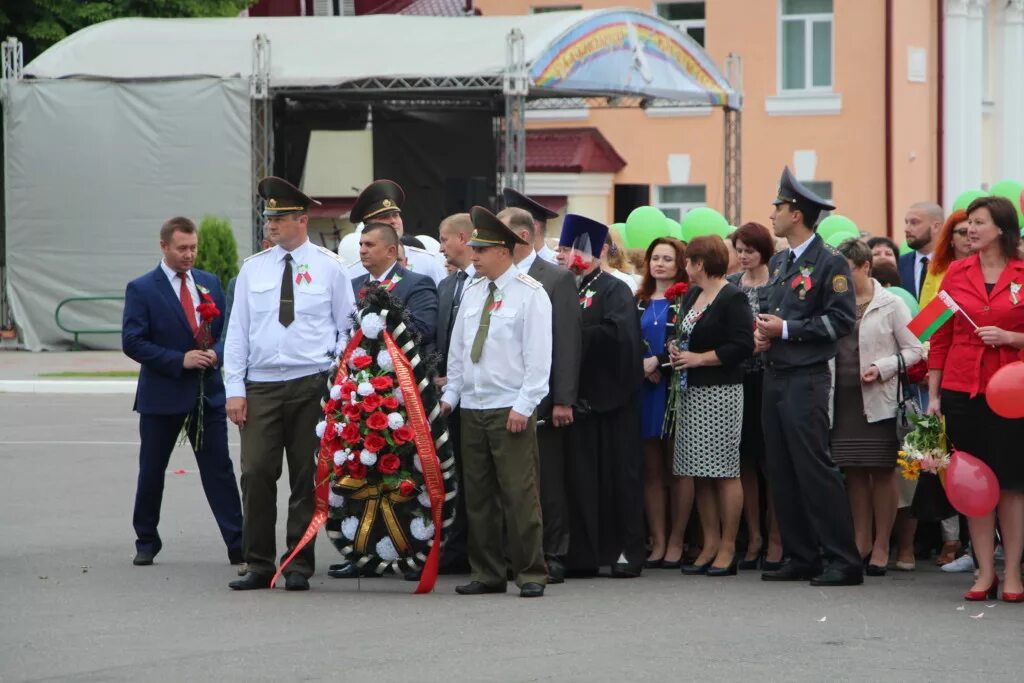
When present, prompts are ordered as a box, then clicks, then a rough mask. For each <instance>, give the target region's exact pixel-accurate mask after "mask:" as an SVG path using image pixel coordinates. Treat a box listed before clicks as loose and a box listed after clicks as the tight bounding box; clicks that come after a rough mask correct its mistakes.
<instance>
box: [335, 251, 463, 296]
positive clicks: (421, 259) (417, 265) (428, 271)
mask: <svg viewBox="0 0 1024 683" xmlns="http://www.w3.org/2000/svg"><path fill="white" fill-rule="evenodd" d="M405 260H406V261H407V262H408V265H407V266H406V270H411V271H412V272H414V273H419V274H421V275H426V276H428V277H429V278H430V279H431V280H433V281H434V285H435V286H436V285H437V283H439V282H440V281H441V280H443V279H445V278H446V277H448V271H447V270H445V269H444V264H443V263H441V261H440V260H438V258H437V257H436V256H434V255H433V254H431V253H430V252H429V251H426V250H424V249H418V248H416V247H409V246H407V247H406V248H405ZM347 268H348V277H349V279H350V280H355V279H356V278H357V277H359V276H360V275H365V274H366V272H367V271H366V268H364V267H363V264H362V263H360V262H359V261H356V262H355V263H353V264H352V265H351V266H348V267H347Z"/></svg>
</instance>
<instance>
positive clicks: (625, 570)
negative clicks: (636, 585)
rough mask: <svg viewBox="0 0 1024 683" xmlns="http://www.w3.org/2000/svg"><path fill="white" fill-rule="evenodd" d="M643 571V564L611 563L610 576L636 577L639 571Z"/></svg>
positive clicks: (615, 577)
mask: <svg viewBox="0 0 1024 683" xmlns="http://www.w3.org/2000/svg"><path fill="white" fill-rule="evenodd" d="M642 571H643V564H642V563H638V564H622V563H616V564H613V565H612V578H613V579H636V578H638V577H639V576H640V572H642Z"/></svg>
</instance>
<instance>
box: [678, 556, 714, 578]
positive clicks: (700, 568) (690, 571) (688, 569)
mask: <svg viewBox="0 0 1024 683" xmlns="http://www.w3.org/2000/svg"><path fill="white" fill-rule="evenodd" d="M712 562H714V560H713V559H711V560H708V561H707V562H705V563H704V564H684V565H683V567H682V571H683V573H684V574H686V575H688V576H694V575H697V574H707V573H708V568H709V567H710V566H711V563H712Z"/></svg>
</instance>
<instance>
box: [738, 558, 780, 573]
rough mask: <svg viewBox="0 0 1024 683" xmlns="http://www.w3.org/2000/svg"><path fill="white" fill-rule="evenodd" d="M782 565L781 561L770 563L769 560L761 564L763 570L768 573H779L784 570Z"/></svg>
mask: <svg viewBox="0 0 1024 683" xmlns="http://www.w3.org/2000/svg"><path fill="white" fill-rule="evenodd" d="M782 564H783V563H782V560H779V561H778V562H769V561H768V560H764V561H763V562H762V563H761V569H763V570H764V571H766V572H777V571H779V570H780V569H782ZM740 569H743V567H740Z"/></svg>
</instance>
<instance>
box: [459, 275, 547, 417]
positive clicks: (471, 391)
mask: <svg viewBox="0 0 1024 683" xmlns="http://www.w3.org/2000/svg"><path fill="white" fill-rule="evenodd" d="M489 282H490V280H488V279H487V278H480V279H478V280H474V281H473V282H472V283H469V284H467V285H466V290H465V293H464V294H463V296H462V305H461V306H460V307H459V312H458V314H457V315H456V317H455V327H454V328H453V329H452V339H451V346H450V347H449V350H448V384H446V385H445V388H444V395H443V396H442V397H441V400H442V401H444V402H445V403H447V404H448V405H450V406H452V407H453V408H454V407H455V406H457V405H459V402H460V401H461V402H462V407H463V408H467V409H469V410H495V409H499V408H512V410H514V411H516V412H517V413H519V414H520V415H532V414H533V411H534V410H536V409H537V405H538V404H539V403H540V401H541V399H542V398H544V397H545V396H546V395H547V393H548V377H549V375H550V374H551V301H550V300H549V299H548V295H547V294H546V293H545V292H544V288H543V287H542V286H541V284H540V283H539V282H537V281H536V280H534V279H533V278H532V277H530V276H528V275H525V274H523V273H521V272H519V270H518V269H517V268H516V267H515V266H512V267H510V268H509V269H508V270H506V271H505V273H504V274H503V275H502V276H501V277H499V278H498V279H497V280H495V281H494V283H495V284H496V285H497V290H496V291H495V297H496V298H497V296H498V294H499V293H500V296H501V299H500V306H498V308H496V309H494V310H493V311H492V312H491V318H490V323H489V325H490V327H489V328H488V330H487V337H486V338H485V340H484V346H483V352H482V353H481V355H480V362H479V363H474V362H473V361H472V360H471V359H470V352H471V351H472V349H473V339H474V338H475V337H476V331H477V328H478V327H479V326H480V316H481V315H482V314H483V310H484V303H485V302H486V300H487V293H488V283H489ZM495 303H498V301H495Z"/></svg>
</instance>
